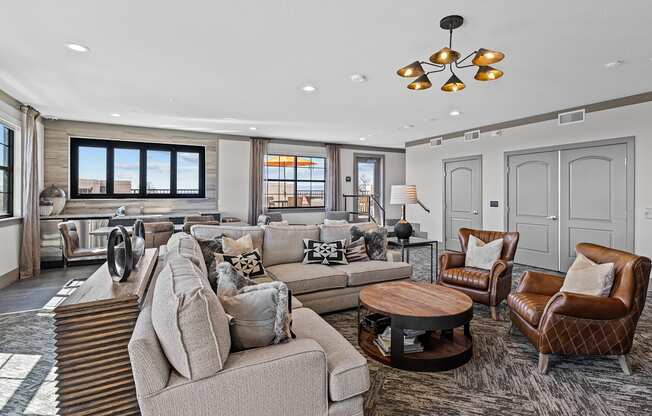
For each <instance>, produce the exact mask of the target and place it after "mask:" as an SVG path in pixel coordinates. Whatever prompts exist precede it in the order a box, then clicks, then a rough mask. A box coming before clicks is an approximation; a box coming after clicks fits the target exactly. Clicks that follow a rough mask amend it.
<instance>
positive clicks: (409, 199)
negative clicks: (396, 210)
mask: <svg viewBox="0 0 652 416" xmlns="http://www.w3.org/2000/svg"><path fill="white" fill-rule="evenodd" d="M389 203H390V204H392V205H408V204H416V203H417V187H416V185H392V195H391V198H390V201H389Z"/></svg>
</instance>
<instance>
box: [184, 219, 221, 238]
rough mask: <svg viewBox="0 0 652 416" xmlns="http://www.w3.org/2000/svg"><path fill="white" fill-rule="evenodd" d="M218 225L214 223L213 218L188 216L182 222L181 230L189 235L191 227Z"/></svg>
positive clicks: (216, 222) (218, 223) (217, 222)
mask: <svg viewBox="0 0 652 416" xmlns="http://www.w3.org/2000/svg"><path fill="white" fill-rule="evenodd" d="M197 224H201V225H220V222H219V221H215V218H214V217H212V216H209V215H188V216H187V217H186V218H184V220H183V227H182V230H183V232H184V233H186V234H190V229H191V228H192V226H193V225H197Z"/></svg>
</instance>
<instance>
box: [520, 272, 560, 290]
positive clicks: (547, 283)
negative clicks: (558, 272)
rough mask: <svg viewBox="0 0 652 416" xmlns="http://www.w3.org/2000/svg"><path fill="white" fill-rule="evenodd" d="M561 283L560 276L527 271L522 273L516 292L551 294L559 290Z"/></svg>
mask: <svg viewBox="0 0 652 416" xmlns="http://www.w3.org/2000/svg"><path fill="white" fill-rule="evenodd" d="M563 284H564V279H563V278H562V277H559V276H554V275H551V274H546V273H540V272H534V271H527V272H525V273H523V277H521V282H520V283H519V284H518V288H517V289H516V293H523V292H525V293H538V294H540V295H547V296H552V295H554V294H555V293H557V292H559V289H561V287H562V285H563Z"/></svg>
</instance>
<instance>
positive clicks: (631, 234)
mask: <svg viewBox="0 0 652 416" xmlns="http://www.w3.org/2000/svg"><path fill="white" fill-rule="evenodd" d="M614 144H624V145H626V146H627V151H626V153H627V166H626V169H627V217H628V218H631V221H627V230H626V236H627V237H626V238H627V243H628V244H629V245H630V247H631V251H632V253H633V252H634V249H635V248H636V235H635V233H636V207H635V204H636V194H635V192H636V183H635V181H636V137H635V136H624V137H618V138H613V139H602V140H589V141H585V142H575V143H568V144H558V145H552V146H542V147H532V148H529V149H520V150H511V151H507V152H504V154H503V168H504V169H503V186H504V194H503V198H504V201H505V204H503V207H507V202H508V201H509V174H508V170H507V169H508V167H509V157H510V156H516V155H528V154H532V153H542V152H554V151H557V152H559V151H562V150H570V149H584V148H589V147H598V146H610V145H614ZM558 168H559V169H561V166H559V167H558ZM559 180H561V177H559ZM559 192H561V189H560V190H559ZM559 203H560V204H561V198H560V200H559ZM510 210H511V207H510ZM508 229H509V211H508V210H507V209H506V208H503V231H507V230H508ZM560 231H561V230H560ZM559 238H560V239H561V232H560V233H559ZM560 247H561V246H560Z"/></svg>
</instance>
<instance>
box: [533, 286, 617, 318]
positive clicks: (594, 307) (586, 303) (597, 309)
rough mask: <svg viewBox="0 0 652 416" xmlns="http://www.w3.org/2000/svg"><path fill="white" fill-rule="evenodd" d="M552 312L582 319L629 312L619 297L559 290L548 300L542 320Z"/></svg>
mask: <svg viewBox="0 0 652 416" xmlns="http://www.w3.org/2000/svg"><path fill="white" fill-rule="evenodd" d="M550 314H557V315H566V316H572V317H575V318H582V319H600V320H607V319H618V318H622V317H623V316H625V315H626V314H627V307H626V306H625V304H624V303H623V302H622V301H621V300H620V299H618V298H605V297H602V296H592V295H581V294H579V293H570V292H559V293H557V294H556V295H554V296H553V297H552V298H550V300H549V301H548V304H547V305H546V309H545V310H544V311H543V317H542V318H541V321H542V322H543V321H544V320H545V319H546V316H548V315H550Z"/></svg>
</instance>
